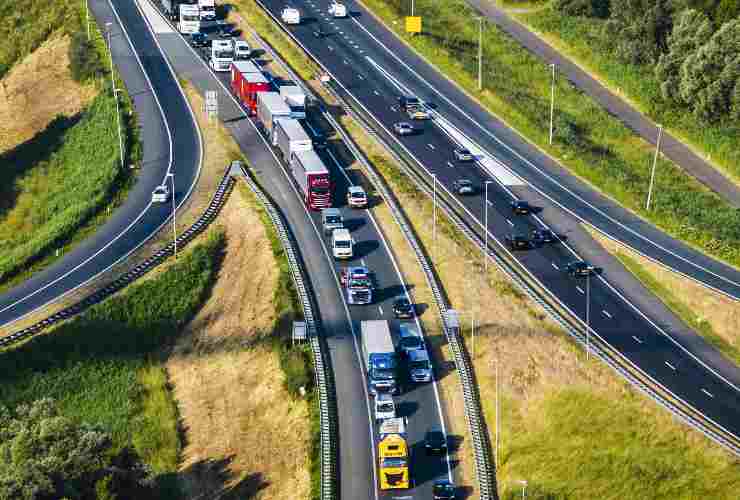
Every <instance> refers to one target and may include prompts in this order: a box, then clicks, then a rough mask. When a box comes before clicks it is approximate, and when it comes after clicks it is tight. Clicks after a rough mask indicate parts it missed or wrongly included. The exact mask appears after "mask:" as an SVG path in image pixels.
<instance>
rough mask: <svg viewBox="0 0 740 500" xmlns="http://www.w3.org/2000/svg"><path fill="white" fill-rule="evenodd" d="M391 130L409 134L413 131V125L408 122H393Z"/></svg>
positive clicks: (399, 133)
mask: <svg viewBox="0 0 740 500" xmlns="http://www.w3.org/2000/svg"><path fill="white" fill-rule="evenodd" d="M393 130H394V131H395V132H396V133H397V134H398V135H411V134H413V133H414V132H415V130H414V127H413V126H412V125H411V124H410V123H408V122H398V123H396V124H394V125H393Z"/></svg>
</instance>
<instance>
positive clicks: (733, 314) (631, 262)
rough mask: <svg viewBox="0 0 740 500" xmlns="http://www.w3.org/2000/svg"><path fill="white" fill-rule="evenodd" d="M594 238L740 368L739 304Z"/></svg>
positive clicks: (631, 253)
mask: <svg viewBox="0 0 740 500" xmlns="http://www.w3.org/2000/svg"><path fill="white" fill-rule="evenodd" d="M591 234H592V236H593V237H594V238H595V239H596V240H598V241H599V242H600V243H601V244H602V245H603V246H604V248H606V249H607V250H608V251H609V252H611V253H612V254H613V255H614V256H615V257H616V258H617V259H619V261H620V262H621V263H622V265H624V267H626V268H627V269H628V270H629V271H630V272H631V273H632V274H634V275H635V277H636V278H637V279H638V280H640V281H641V282H642V283H643V284H644V285H645V286H646V287H647V288H648V289H649V290H650V291H651V292H653V293H654V294H655V295H656V296H657V297H658V298H660V300H662V301H663V302H664V303H665V304H666V305H667V306H668V307H669V308H670V309H671V310H672V311H673V312H674V313H675V314H676V315H677V316H678V317H679V318H681V320H683V321H684V323H686V324H687V325H688V326H690V327H691V328H692V329H693V330H694V331H696V332H697V333H699V334H700V335H701V336H702V337H704V338H705V339H706V340H707V341H708V342H709V343H710V344H712V345H713V346H714V347H716V348H717V350H719V351H720V352H721V353H723V354H724V355H725V356H727V357H728V358H729V359H731V360H733V361H734V362H735V363H737V364H738V365H740V306H739V304H738V301H736V300H733V299H730V298H728V297H725V296H724V295H722V294H720V293H717V292H714V291H712V290H710V289H708V288H706V287H705V286H702V285H700V284H698V283H696V282H694V281H692V280H690V279H688V278H685V277H683V276H680V275H678V274H676V273H674V272H673V271H671V270H669V269H666V268H665V267H663V266H661V265H659V264H656V263H655V262H652V261H650V260H648V259H646V258H645V257H643V256H641V255H640V254H638V253H636V252H634V251H632V250H630V249H629V248H626V247H624V246H622V245H620V244H618V243H615V242H614V241H612V240H610V239H608V238H604V237H603V236H601V235H600V234H598V233H595V232H592V233H591Z"/></svg>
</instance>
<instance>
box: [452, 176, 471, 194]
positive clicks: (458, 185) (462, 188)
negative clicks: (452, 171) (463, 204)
mask: <svg viewBox="0 0 740 500" xmlns="http://www.w3.org/2000/svg"><path fill="white" fill-rule="evenodd" d="M452 187H453V189H454V190H455V192H456V193H457V194H461V195H466V194H468V195H470V194H475V193H476V192H477V189H476V188H475V186H474V185H473V183H472V182H471V181H469V180H468V179H458V180H456V181H455V182H453V183H452Z"/></svg>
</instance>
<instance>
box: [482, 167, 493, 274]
mask: <svg viewBox="0 0 740 500" xmlns="http://www.w3.org/2000/svg"><path fill="white" fill-rule="evenodd" d="M491 183H493V181H486V183H485V186H486V187H485V191H486V196H485V204H486V206H485V207H484V208H483V210H484V212H483V213H484V214H485V215H484V217H483V219H484V220H485V224H486V227H485V229H484V230H483V238H484V239H485V243H484V247H485V248H484V249H483V254H484V255H485V264H483V268H484V270H485V271H486V276H488V185H489V184H491Z"/></svg>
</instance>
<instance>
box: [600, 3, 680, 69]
mask: <svg viewBox="0 0 740 500" xmlns="http://www.w3.org/2000/svg"><path fill="white" fill-rule="evenodd" d="M672 16H673V4H672V3H671V2H670V1H669V0H611V17H610V19H609V21H607V22H606V24H605V26H604V36H605V37H606V38H607V39H609V40H613V41H614V53H615V54H616V56H617V57H619V58H620V59H621V60H623V61H625V62H628V63H630V64H649V63H653V62H655V61H657V60H658V57H659V56H660V54H661V53H662V52H665V51H666V46H667V39H668V35H669V34H670V32H671V30H672V28H673V17H672Z"/></svg>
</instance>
